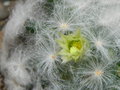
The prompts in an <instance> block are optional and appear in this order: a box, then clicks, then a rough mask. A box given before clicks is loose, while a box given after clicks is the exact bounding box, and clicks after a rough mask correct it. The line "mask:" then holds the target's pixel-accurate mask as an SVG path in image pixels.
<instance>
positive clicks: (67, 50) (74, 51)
mask: <svg viewBox="0 0 120 90" xmlns="http://www.w3.org/2000/svg"><path fill="white" fill-rule="evenodd" d="M57 42H58V44H59V45H60V47H61V51H60V52H59V55H61V56H62V59H63V62H68V61H71V60H74V61H77V60H78V59H79V58H81V57H82V56H83V55H84V54H85V52H86V50H87V49H88V46H89V45H88V41H87V40H86V39H85V38H84V37H83V36H82V35H81V33H80V30H77V31H76V32H75V33H73V34H70V35H63V34H62V35H61V38H60V39H59V40H57Z"/></svg>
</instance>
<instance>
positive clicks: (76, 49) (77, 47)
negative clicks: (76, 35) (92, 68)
mask: <svg viewBox="0 0 120 90" xmlns="http://www.w3.org/2000/svg"><path fill="white" fill-rule="evenodd" d="M81 48H82V46H81V43H80V41H73V42H71V43H70V53H71V54H76V53H77V52H79V50H80V49H81Z"/></svg>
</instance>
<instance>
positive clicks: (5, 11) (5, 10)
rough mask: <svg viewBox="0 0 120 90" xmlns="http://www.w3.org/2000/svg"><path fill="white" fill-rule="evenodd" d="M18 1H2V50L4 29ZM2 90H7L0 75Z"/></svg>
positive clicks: (0, 31)
mask: <svg viewBox="0 0 120 90" xmlns="http://www.w3.org/2000/svg"><path fill="white" fill-rule="evenodd" d="M15 1H16V0H0V49H1V43H2V40H3V32H2V30H3V27H4V25H5V24H6V22H7V21H8V17H9V15H10V13H11V11H12V9H13V7H14V5H15ZM0 90H6V88H5V85H4V77H3V75H1V73H0Z"/></svg>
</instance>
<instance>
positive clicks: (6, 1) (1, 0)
mask: <svg viewBox="0 0 120 90" xmlns="http://www.w3.org/2000/svg"><path fill="white" fill-rule="evenodd" d="M15 1H16V0H0V31H1V30H2V28H3V27H4V25H5V23H6V22H7V20H8V17H9V15H10V12H11V10H12V8H13V7H14V5H15Z"/></svg>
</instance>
